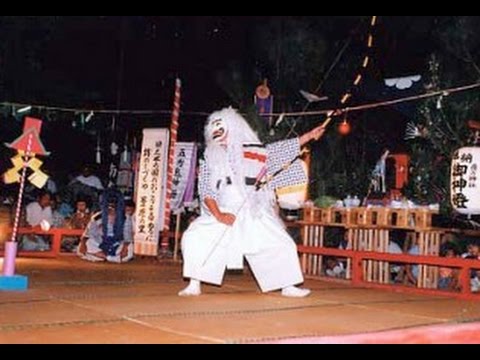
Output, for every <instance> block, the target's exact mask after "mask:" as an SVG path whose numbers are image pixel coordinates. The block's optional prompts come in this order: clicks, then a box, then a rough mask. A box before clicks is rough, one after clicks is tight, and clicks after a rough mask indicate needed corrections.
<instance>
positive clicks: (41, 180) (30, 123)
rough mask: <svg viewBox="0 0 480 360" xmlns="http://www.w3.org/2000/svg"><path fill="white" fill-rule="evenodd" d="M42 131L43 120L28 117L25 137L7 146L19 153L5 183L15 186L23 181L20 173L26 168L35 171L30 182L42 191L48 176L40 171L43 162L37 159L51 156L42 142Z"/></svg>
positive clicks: (5, 175)
mask: <svg viewBox="0 0 480 360" xmlns="http://www.w3.org/2000/svg"><path fill="white" fill-rule="evenodd" d="M41 130H42V121H41V120H38V119H34V118H30V117H27V118H26V119H25V125H24V128H23V135H21V136H20V137H19V138H18V139H16V140H15V141H14V142H12V143H11V144H6V145H7V147H9V148H11V149H15V150H17V151H18V154H17V155H16V156H15V157H13V158H12V160H11V161H12V164H13V168H11V169H10V170H8V171H7V172H6V173H5V174H4V181H5V183H6V184H13V183H16V182H20V181H22V179H21V177H20V171H21V170H22V169H23V168H24V166H25V167H27V168H29V169H30V170H32V171H33V173H32V174H31V175H30V176H29V178H28V180H29V181H30V182H31V183H32V184H33V185H34V186H35V187H37V188H39V189H41V188H43V187H44V186H45V184H46V183H47V180H48V175H47V174H45V173H44V172H42V171H41V170H40V168H41V166H42V164H43V162H42V161H41V160H39V159H37V158H36V157H35V156H37V155H40V156H48V155H50V153H49V152H47V151H46V150H45V147H44V146H43V144H42V141H41V140H40V133H41Z"/></svg>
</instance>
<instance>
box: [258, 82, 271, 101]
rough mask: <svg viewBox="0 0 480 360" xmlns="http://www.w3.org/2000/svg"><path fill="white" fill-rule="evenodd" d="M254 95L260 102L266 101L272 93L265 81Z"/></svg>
mask: <svg viewBox="0 0 480 360" xmlns="http://www.w3.org/2000/svg"><path fill="white" fill-rule="evenodd" d="M255 95H257V98H259V99H261V100H266V99H268V98H269V97H270V95H272V92H271V91H270V88H269V87H268V82H267V80H265V81H264V82H263V84H262V85H260V86H259V87H257V90H256V91H255Z"/></svg>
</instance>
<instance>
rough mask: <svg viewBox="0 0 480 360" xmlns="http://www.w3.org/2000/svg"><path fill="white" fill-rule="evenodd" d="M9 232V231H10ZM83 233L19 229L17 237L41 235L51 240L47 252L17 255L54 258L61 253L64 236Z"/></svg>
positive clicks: (70, 230) (61, 230) (21, 251)
mask: <svg viewBox="0 0 480 360" xmlns="http://www.w3.org/2000/svg"><path fill="white" fill-rule="evenodd" d="M10 231H11V230H10ZM83 233H84V230H72V229H51V230H49V231H35V230H33V229H27V228H21V229H19V232H18V235H19V236H21V235H41V236H49V237H51V239H52V242H51V247H50V250H49V251H23V250H20V251H19V253H18V256H19V257H27V258H56V257H58V256H59V255H60V253H61V246H62V239H63V238H64V237H65V236H72V237H76V236H78V237H80V236H82V235H83ZM0 256H3V249H1V250H0Z"/></svg>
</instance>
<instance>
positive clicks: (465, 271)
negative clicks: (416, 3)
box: [458, 267, 472, 297]
mask: <svg viewBox="0 0 480 360" xmlns="http://www.w3.org/2000/svg"><path fill="white" fill-rule="evenodd" d="M458 280H459V284H460V289H461V290H460V291H461V293H462V295H465V296H467V297H468V296H469V295H471V294H472V291H471V285H470V269H469V268H468V267H463V268H462V269H461V270H460V275H459V279H458Z"/></svg>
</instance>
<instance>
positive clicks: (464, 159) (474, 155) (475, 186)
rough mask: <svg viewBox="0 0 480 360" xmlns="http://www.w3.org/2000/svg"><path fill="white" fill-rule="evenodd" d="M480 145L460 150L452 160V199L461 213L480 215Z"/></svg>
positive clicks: (456, 209)
mask: <svg viewBox="0 0 480 360" xmlns="http://www.w3.org/2000/svg"><path fill="white" fill-rule="evenodd" d="M479 165H480V147H469V148H462V149H460V150H458V151H457V152H456V153H455V155H454V156H453V161H452V181H451V201H452V205H453V208H454V209H455V211H457V212H458V213H460V214H464V215H480V177H479V176H478V175H479V173H478V172H479V168H478V166H479Z"/></svg>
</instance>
